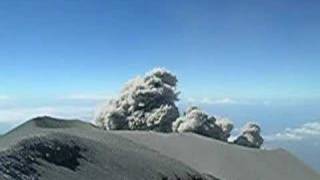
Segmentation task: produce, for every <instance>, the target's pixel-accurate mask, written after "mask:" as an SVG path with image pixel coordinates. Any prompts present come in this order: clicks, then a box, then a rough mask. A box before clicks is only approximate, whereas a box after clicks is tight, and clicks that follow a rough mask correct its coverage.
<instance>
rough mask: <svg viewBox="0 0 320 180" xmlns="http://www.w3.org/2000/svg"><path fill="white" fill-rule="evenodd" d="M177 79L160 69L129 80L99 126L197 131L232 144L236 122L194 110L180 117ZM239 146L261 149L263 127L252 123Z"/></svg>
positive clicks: (100, 117)
mask: <svg viewBox="0 0 320 180" xmlns="http://www.w3.org/2000/svg"><path fill="white" fill-rule="evenodd" d="M177 82H178V80H177V78H176V76H175V75H174V74H172V73H171V72H170V71H168V70H166V69H163V68H156V69H154V70H152V71H150V72H148V73H146V74H145V75H144V76H143V77H136V78H134V79H133V80H131V81H129V82H128V83H127V84H126V85H125V87H124V88H123V90H122V91H121V93H120V96H119V97H118V98H116V99H113V100H110V101H109V102H108V104H106V106H105V107H103V108H102V109H101V110H100V112H99V113H98V115H97V117H96V124H97V125H98V126H100V127H103V128H105V129H107V130H147V131H149V130H151V131H158V132H166V133H168V132H178V133H183V132H193V133H197V134H201V135H203V136H207V137H210V138H214V139H218V140H221V141H225V142H227V141H228V138H229V137H230V133H231V131H232V129H233V123H232V122H231V121H230V120H228V119H226V118H215V117H213V116H209V115H208V114H207V113H205V112H203V111H201V110H200V109H199V108H198V107H195V106H193V107H190V108H189V109H187V111H186V112H185V113H184V114H183V115H182V116H180V117H179V111H178V108H177V106H176V105H175V102H176V101H177V100H178V94H179V93H178V92H177V90H176V87H177ZM234 143H235V144H239V145H243V146H247V147H253V148H260V146H261V145H262V143H263V139H262V137H261V136H260V127H259V126H258V125H256V124H252V123H250V124H248V125H247V126H246V127H245V128H244V130H243V133H242V134H241V136H239V137H238V138H237V139H236V140H235V141H234Z"/></svg>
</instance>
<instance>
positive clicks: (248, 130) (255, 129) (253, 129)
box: [234, 123, 264, 148]
mask: <svg viewBox="0 0 320 180" xmlns="http://www.w3.org/2000/svg"><path fill="white" fill-rule="evenodd" d="M260 132H261V129H260V126H259V125H257V124H255V123H247V124H246V125H245V126H244V128H243V129H242V134H241V135H240V136H239V137H238V138H237V139H236V140H235V141H234V143H235V144H238V145H241V146H247V147H252V148H260V147H261V145H262V144H263V141H264V140H263V138H262V137H261V135H260Z"/></svg>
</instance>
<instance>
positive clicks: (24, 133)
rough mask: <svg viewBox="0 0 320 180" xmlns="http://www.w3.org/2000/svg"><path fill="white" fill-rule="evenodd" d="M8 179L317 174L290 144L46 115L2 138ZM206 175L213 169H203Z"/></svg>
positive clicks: (0, 155) (288, 179) (312, 178)
mask: <svg viewBox="0 0 320 180" xmlns="http://www.w3.org/2000/svg"><path fill="white" fill-rule="evenodd" d="M0 174H1V176H0V177H1V178H0V179H4V180H13V179H15V180H16V179H17V180H29V179H30V180H31V179H32V180H37V179H39V180H50V179H61V180H64V179H68V180H69V179H70V180H72V179H77V180H82V179H83V180H85V179H97V180H100V179H101V180H102V179H112V180H113V179H115V180H116V179H121V180H122V179H133V180H134V179H137V180H138V179H139V180H140V179H160V180H162V179H177V180H178V179H180V180H184V179H186V180H188V179H190V180H192V179H199V180H201V179H216V178H214V177H213V176H212V175H215V176H216V177H218V178H219V179H221V180H223V179H226V180H251V179H252V180H280V179H281V180H301V179H308V180H319V177H320V176H319V175H318V174H316V173H315V172H313V171H312V170H311V169H309V168H308V167H306V166H305V165H304V164H303V163H302V162H300V161H299V160H297V159H296V158H294V157H293V156H291V155H290V154H289V153H287V152H286V151H284V150H275V151H267V150H259V149H251V148H245V147H241V146H237V145H231V144H227V143H224V142H221V141H217V140H214V139H211V138H204V137H201V136H199V135H196V134H191V133H189V134H188V133H187V134H174V133H173V134H164V133H155V132H141V131H104V130H102V129H100V128H97V127H95V126H93V125H91V124H89V123H85V122H81V121H74V120H72V121H70V120H60V119H54V118H50V117H40V118H35V119H33V120H30V121H29V122H27V123H25V124H23V125H21V126H20V127H18V128H16V129H14V130H13V131H11V132H9V133H7V134H6V135H4V136H2V137H1V138H0ZM204 174H210V176H209V175H204Z"/></svg>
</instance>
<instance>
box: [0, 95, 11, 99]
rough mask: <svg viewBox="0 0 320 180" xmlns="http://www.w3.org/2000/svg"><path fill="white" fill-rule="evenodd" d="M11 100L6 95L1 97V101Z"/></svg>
mask: <svg viewBox="0 0 320 180" xmlns="http://www.w3.org/2000/svg"><path fill="white" fill-rule="evenodd" d="M8 99H10V97H9V96H6V95H0V100H8Z"/></svg>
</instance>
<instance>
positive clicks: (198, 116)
mask: <svg viewBox="0 0 320 180" xmlns="http://www.w3.org/2000/svg"><path fill="white" fill-rule="evenodd" d="M232 129H233V125H232V123H231V122H230V121H229V120H227V119H218V120H216V118H214V117H212V116H209V115H208V114H206V113H205V112H203V111H201V110H200V109H199V108H198V107H191V108H189V109H188V110H187V111H186V112H185V113H184V115H183V116H181V117H179V118H178V119H177V120H176V121H175V122H174V123H173V124H172V130H173V131H174V132H179V133H182V132H194V133H197V134H201V135H203V136H207V137H211V138H214V139H219V140H222V141H227V139H228V138H229V136H230V132H231V130H232Z"/></svg>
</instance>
